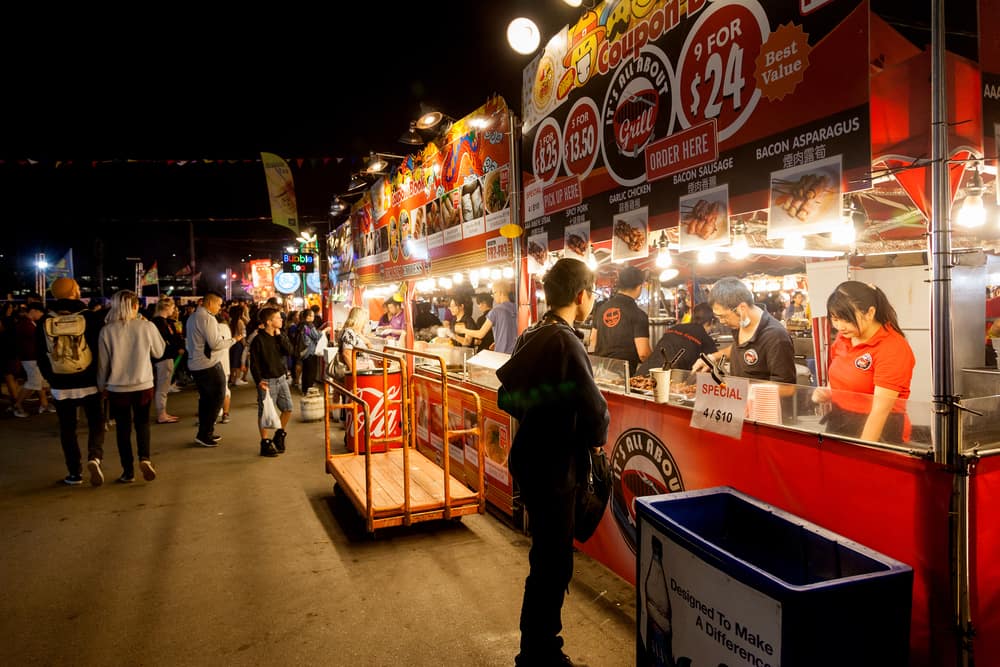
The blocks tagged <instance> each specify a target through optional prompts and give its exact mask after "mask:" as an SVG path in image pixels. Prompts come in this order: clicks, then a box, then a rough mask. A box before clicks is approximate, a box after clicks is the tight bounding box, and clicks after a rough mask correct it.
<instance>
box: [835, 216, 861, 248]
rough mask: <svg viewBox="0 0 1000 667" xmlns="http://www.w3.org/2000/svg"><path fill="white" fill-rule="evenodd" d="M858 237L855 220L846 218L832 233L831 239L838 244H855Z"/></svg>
mask: <svg viewBox="0 0 1000 667" xmlns="http://www.w3.org/2000/svg"><path fill="white" fill-rule="evenodd" d="M856 239H857V234H856V233H855V231H854V221H853V220H852V219H851V218H845V219H844V221H843V224H841V225H840V226H839V227H837V228H836V229H834V230H833V231H832V232H831V233H830V241H832V242H833V243H834V244H836V245H847V246H849V245H854V241H855V240H856Z"/></svg>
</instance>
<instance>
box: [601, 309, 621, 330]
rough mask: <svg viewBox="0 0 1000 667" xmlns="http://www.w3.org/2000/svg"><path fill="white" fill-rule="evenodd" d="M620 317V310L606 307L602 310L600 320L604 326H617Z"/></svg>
mask: <svg viewBox="0 0 1000 667" xmlns="http://www.w3.org/2000/svg"><path fill="white" fill-rule="evenodd" d="M621 319H622V311H621V310H620V309H618V308H608V309H607V310H605V311H604V316H603V317H602V318H601V321H603V322H604V326H606V327H609V328H614V327H616V326H618V323H619V322H620V321H621Z"/></svg>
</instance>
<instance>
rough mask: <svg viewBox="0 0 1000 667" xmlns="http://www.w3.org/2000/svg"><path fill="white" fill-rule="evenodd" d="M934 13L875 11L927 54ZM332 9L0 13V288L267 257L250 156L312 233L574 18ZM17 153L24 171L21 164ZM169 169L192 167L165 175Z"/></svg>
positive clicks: (508, 82)
mask: <svg viewBox="0 0 1000 667" xmlns="http://www.w3.org/2000/svg"><path fill="white" fill-rule="evenodd" d="M929 4H930V3H929V2H922V1H921V2H915V3H911V2H899V1H896V0H893V1H892V2H886V1H884V0H882V1H879V0H876V1H874V2H873V3H872V6H873V9H874V10H875V11H877V12H879V13H880V14H881V15H883V16H884V17H886V18H887V19H889V20H890V21H891V22H893V23H894V24H895V25H897V27H898V28H900V29H901V30H902V31H903V32H904V34H906V36H907V37H909V38H910V39H911V40H912V41H914V42H915V43H917V44H918V45H921V46H923V45H925V44H926V43H928V42H929V19H928V12H929ZM913 5H918V6H919V8H918V9H914V7H913ZM925 5H926V7H925ZM336 7H337V9H338V10H342V11H343V12H344V13H343V14H329V13H324V14H318V13H316V11H317V10H316V9H315V8H314V7H311V8H310V9H304V8H299V7H297V6H294V5H289V4H280V5H279V4H276V5H274V8H273V9H272V10H269V11H268V13H266V15H265V14H259V15H253V16H246V15H242V14H241V15H240V16H234V15H218V14H217V15H215V16H212V15H210V14H209V13H208V12H207V11H206V10H205V9H204V7H202V6H199V7H198V8H197V10H196V11H192V12H184V11H182V10H181V9H180V8H179V7H173V6H171V8H170V9H169V12H170V14H169V15H154V14H148V15H146V16H141V17H139V16H126V17H123V16H120V15H96V14H95V13H94V12H95V11H96V10H94V9H93V8H92V7H88V8H86V9H75V10H69V11H70V12H73V11H76V12H80V13H79V14H78V15H72V14H69V13H64V14H61V15H59V16H52V10H51V9H46V10H45V12H46V14H45V15H34V16H29V15H23V16H12V17H10V20H9V21H5V23H7V25H8V30H7V31H5V32H7V33H8V34H7V35H5V44H3V46H2V47H0V48H3V49H4V60H5V65H6V66H5V68H4V69H5V72H4V79H5V81H4V93H5V95H4V103H3V106H4V120H3V122H2V123H0V160H4V161H5V162H6V164H4V165H0V197H2V201H3V203H4V205H3V206H2V208H0V216H2V225H3V227H2V228H3V230H4V231H5V233H4V235H3V237H2V238H0V255H2V258H0V290H3V291H4V292H6V291H9V290H10V289H11V287H12V284H13V283H14V282H15V281H16V278H15V276H14V274H15V272H17V271H20V272H22V273H23V274H26V275H29V278H28V280H29V283H30V281H31V279H32V278H31V277H30V276H33V274H31V273H30V272H31V268H30V267H31V262H32V261H33V258H34V256H35V253H37V252H45V253H46V255H47V256H48V257H49V258H58V257H59V256H61V255H62V254H63V253H64V252H65V251H66V250H67V249H68V248H69V247H73V248H74V255H75V260H76V265H77V273H78V274H79V273H81V272H87V271H90V272H92V271H94V265H95V262H96V257H97V256H98V255H102V256H103V258H104V266H105V272H112V273H113V272H116V271H117V272H123V273H127V272H128V271H129V270H130V269H129V268H128V267H129V266H130V265H129V264H128V263H127V262H125V261H124V258H125V257H130V256H139V257H142V258H143V261H144V262H145V264H146V265H147V266H148V265H150V264H152V262H153V261H154V260H156V261H158V263H159V267H160V271H161V273H171V272H173V271H174V270H176V269H177V268H179V267H180V266H181V265H183V264H184V263H186V262H187V261H188V258H189V254H190V253H189V251H188V247H189V232H190V231H191V230H193V232H194V237H195V245H196V255H197V258H198V261H199V268H201V269H204V271H205V272H206V273H208V272H211V273H213V274H214V273H218V271H220V270H221V269H222V268H224V267H225V266H226V265H229V264H232V263H234V262H237V261H239V260H240V259H242V258H244V257H246V256H247V255H248V254H252V255H254V256H256V257H260V256H264V255H268V254H270V255H272V256H274V255H275V254H276V253H277V252H278V251H279V250H280V248H281V247H282V246H283V245H284V241H285V240H286V239H287V237H288V235H287V232H286V230H284V229H283V228H280V227H278V226H275V225H272V224H269V223H268V222H261V221H259V220H258V218H262V217H264V218H266V217H268V216H269V215H270V209H269V205H268V198H267V191H266V184H265V180H264V174H263V169H262V167H261V165H260V163H259V162H256V161H255V160H256V159H257V158H259V154H260V152H261V151H268V152H273V153H277V154H278V155H281V156H282V157H284V158H285V159H286V160H288V161H289V162H290V163H291V164H292V168H293V174H294V178H295V186H296V193H297V197H298V206H299V215H300V218H301V219H302V220H303V221H305V222H307V223H319V225H318V229H320V230H323V229H324V228H325V224H326V222H327V221H328V220H329V216H328V214H327V210H328V208H329V204H330V201H331V199H332V197H333V196H334V195H335V194H337V193H342V192H344V191H345V190H346V183H347V180H348V178H349V174H350V171H351V170H357V169H359V168H361V160H362V159H363V158H364V156H366V155H367V153H368V152H369V151H370V150H375V151H382V152H388V153H396V154H400V155H405V154H407V153H409V152H412V149H411V147H409V146H406V145H404V144H401V143H398V142H397V137H398V136H399V135H400V134H401V133H403V132H404V131H405V130H406V129H407V127H408V124H409V121H410V120H414V119H416V118H417V116H418V115H419V114H420V113H421V104H425V105H428V106H430V107H436V108H439V109H441V110H442V111H444V112H445V113H447V114H449V115H451V116H453V117H461V116H463V115H466V114H468V113H470V112H471V111H473V110H474V109H475V108H477V107H478V106H480V105H481V104H482V103H483V102H485V101H486V99H487V98H488V97H489V96H490V95H492V94H495V93H496V94H500V95H502V96H504V97H505V98H506V99H507V101H508V103H509V104H510V106H511V107H512V108H514V109H518V108H519V107H520V99H519V95H520V77H521V71H522V69H523V68H524V66H525V64H526V63H527V62H528V61H529V60H530V56H520V55H518V54H515V53H514V52H513V51H511V50H510V49H509V47H508V46H507V44H506V38H505V35H504V31H505V29H506V25H507V23H508V22H509V21H510V19H512V18H513V17H514V16H517V15H521V14H524V15H529V16H532V18H534V19H535V20H536V22H538V23H539V26H540V27H541V30H542V41H543V43H544V41H545V40H546V39H548V37H549V36H551V35H552V34H553V33H554V32H555V31H557V30H558V29H559V28H560V27H561V26H563V25H565V24H567V23H569V22H571V21H572V20H575V18H576V17H577V16H578V13H579V11H580V10H578V9H573V8H570V7H568V6H566V5H565V4H564V3H563V2H562V1H561V0H533V1H532V0H518V1H514V2H504V1H502V0H501V1H497V2H484V1H481V0H465V1H464V2H456V1H453V0H444V1H440V2H430V3H424V4H423V5H420V9H419V10H417V9H415V8H416V7H418V5H412V4H410V3H406V4H403V3H372V2H364V3H338V4H337V5H336ZM947 7H948V12H949V14H948V28H949V32H950V33H951V35H950V37H949V48H951V49H952V50H954V51H957V52H959V53H960V54H962V55H965V56H966V57H970V58H975V55H976V41H975V36H974V35H975V5H974V2H972V0H958V1H955V0H949V2H948V3H947ZM404 8H405V12H403V11H402V10H403V9H404ZM239 10H240V11H245V9H244V7H240V8H239ZM18 11H28V12H30V11H32V10H30V9H28V10H18ZM143 11H149V10H148V9H146V10H143ZM160 11H163V12H167V11H168V10H167V9H165V8H164V9H162V10H160ZM418 12H419V13H418ZM365 14H368V15H367V16H364V15H365ZM123 21H124V24H122V22H123ZM119 25H123V27H122V28H121V29H119V28H118V26H119ZM324 158H325V160H324ZM25 159H31V160H36V161H38V162H39V164H38V165H36V166H20V165H17V164H16V162H17V161H19V160H25ZM296 159H302V160H304V162H303V164H302V166H301V167H300V166H298V164H296V163H295V162H294V160H296ZM126 160H136V161H137V162H126ZM183 160H188V161H198V162H197V163H189V164H187V165H186V166H177V165H176V164H174V165H168V164H167V161H183ZM206 160H207V161H211V162H212V163H211V164H206V163H205V162H204V161H206ZM219 160H224V161H225V163H224V164H217V163H216V162H217V161H219ZM55 161H60V162H62V164H61V166H60V167H59V168H58V169H57V168H55V167H54V164H55ZM70 161H71V162H72V164H71V165H69V166H67V164H66V163H67V162H70ZM95 161H96V162H102V161H114V163H113V164H98V165H97V166H93V165H92V163H93V162H95ZM244 161H251V162H244Z"/></svg>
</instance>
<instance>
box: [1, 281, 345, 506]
mask: <svg viewBox="0 0 1000 667" xmlns="http://www.w3.org/2000/svg"><path fill="white" fill-rule="evenodd" d="M50 289H51V294H52V299H50V300H49V301H48V303H46V304H44V305H43V303H42V300H41V296H40V295H37V294H36V295H32V296H31V297H29V300H28V302H27V303H25V304H23V305H17V304H15V303H13V302H12V301H10V300H8V302H7V303H5V304H4V305H3V308H2V311H0V367H2V371H3V375H4V381H3V390H5V391H6V393H7V395H8V407H7V408H6V409H7V410H8V411H9V413H10V414H12V415H14V416H16V417H19V418H29V417H30V416H31V414H32V413H35V412H34V411H35V410H37V412H36V413H35V414H44V413H47V412H54V413H56V415H57V418H58V420H59V434H60V443H61V446H62V450H63V455H64V460H65V464H66V469H67V475H66V477H65V478H64V479H63V482H64V483H66V484H68V485H78V484H81V483H83V473H84V467H86V470H87V472H88V473H89V477H90V483H91V484H92V485H94V486H100V485H101V484H103V483H104V466H105V461H104V437H105V433H106V432H108V431H111V430H112V429H113V430H114V433H115V439H116V444H117V449H118V455H119V461H120V463H121V468H122V471H121V475H120V476H119V477H118V480H117V481H118V482H120V483H129V482H133V481H134V480H135V476H136V473H137V472H138V473H139V474H141V476H142V477H143V479H145V480H147V481H152V480H154V479H156V469H155V468H154V466H153V463H152V461H151V458H150V423H151V422H152V420H153V419H155V421H156V423H157V424H174V423H177V422H179V421H181V418H180V417H178V416H176V415H173V414H171V413H170V412H169V411H168V401H169V396H170V394H172V393H175V392H178V391H181V389H182V388H183V387H186V386H195V387H196V388H197V391H198V416H197V422H196V424H195V426H196V428H197V430H196V433H195V437H194V442H195V444H198V445H200V446H203V447H215V446H217V445H218V443H219V441H220V440H221V437H220V436H218V435H216V433H215V425H216V424H226V423H228V422H229V421H230V416H229V405H230V399H231V390H232V388H234V387H239V386H244V385H248V384H249V383H250V381H251V379H250V378H252V381H253V382H254V384H255V385H256V387H257V391H258V404H259V409H262V406H263V404H264V401H265V400H271V401H273V402H274V404H275V406H276V408H277V410H278V411H279V414H280V428H276V429H267V430H265V429H261V450H260V453H261V455H262V456H268V457H274V456H277V455H278V454H280V453H282V452H284V450H285V436H286V432H285V426H286V425H287V423H288V419H289V417H290V415H291V411H292V399H291V392H290V390H289V387H290V386H295V387H297V388H298V390H299V391H300V392H301V393H302V394H303V395H305V394H307V393H308V392H309V391H310V389H311V388H313V386H314V385H315V384H316V383H317V382H320V381H321V373H322V372H323V368H322V364H321V363H320V360H321V352H322V351H321V350H320V349H319V346H320V340H321V339H322V338H323V337H324V336H325V335H326V334H327V330H328V329H329V323H325V322H323V321H322V317H321V315H320V312H319V311H320V309H319V307H318V306H314V307H311V308H307V309H304V310H302V311H294V310H291V311H290V310H286V309H285V308H282V307H280V306H279V305H278V303H277V299H272V300H270V301H268V302H266V303H261V304H252V303H246V302H240V301H236V302H231V303H224V300H223V298H222V297H221V296H220V295H218V294H215V293H211V292H210V293H208V294H206V295H205V296H203V297H202V298H201V299H199V301H198V303H187V304H183V305H180V304H178V303H177V302H176V301H175V300H174V299H172V298H171V297H169V296H163V297H160V298H159V299H157V300H156V301H155V303H152V304H150V305H149V306H148V307H146V308H143V307H142V304H141V300H140V298H139V297H138V295H136V294H135V293H134V292H132V291H129V290H122V291H119V292H117V293H115V294H114V295H113V296H112V297H111V299H110V300H103V299H91V300H90V302H89V303H86V302H84V301H83V300H82V299H81V295H80V287H79V285H78V284H77V283H76V281H74V280H73V279H71V278H59V279H57V280H55V281H54V282H53V284H52V286H51V288H50ZM35 404H37V408H34V405H35ZM29 406H31V407H29ZM81 413H82V414H83V416H84V418H85V419H86V421H87V427H88V428H87V453H86V459H84V458H83V454H82V453H81V450H80V446H79V442H78V440H77V434H76V430H77V420H78V415H79V414H81ZM270 430H273V433H272V434H271V435H268V431H270ZM133 438H134V447H135V453H134V454H133ZM84 463H85V464H86V466H84Z"/></svg>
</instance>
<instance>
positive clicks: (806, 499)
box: [579, 394, 1000, 667]
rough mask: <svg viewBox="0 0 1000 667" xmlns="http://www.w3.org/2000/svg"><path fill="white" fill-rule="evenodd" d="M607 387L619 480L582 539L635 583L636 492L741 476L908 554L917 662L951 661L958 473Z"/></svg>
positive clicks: (799, 511)
mask: <svg viewBox="0 0 1000 667" xmlns="http://www.w3.org/2000/svg"><path fill="white" fill-rule="evenodd" d="M605 397H606V398H607V400H608V408H609V410H610V412H611V427H610V429H609V431H608V442H607V444H606V445H605V451H606V453H607V454H608V460H609V463H610V465H611V470H612V475H613V478H614V482H613V490H612V495H611V501H610V503H609V508H608V511H607V512H606V514H605V516H604V518H603V519H602V521H601V524H600V525H599V526H598V528H597V532H596V533H595V534H594V536H593V537H591V538H590V539H589V540H588V541H587V542H585V543H583V544H581V545H579V547H580V549H581V550H582V551H584V552H585V553H587V554H588V555H590V556H592V557H594V558H596V559H598V560H599V561H601V562H602V563H604V564H605V565H607V566H608V567H610V568H611V569H612V570H613V571H615V572H616V573H618V574H619V575H620V576H621V577H623V578H624V579H626V580H628V581H629V582H631V583H632V584H635V582H636V573H635V568H636V555H635V545H636V519H635V498H637V497H639V496H645V495H656V494H664V493H674V492H678V491H690V490H695V489H705V488H710V487H715V486H731V487H733V488H735V489H737V490H739V491H742V492H743V493H746V494H748V495H750V496H752V497H754V498H757V499H759V500H762V501H764V502H766V503H770V504H772V505H774V506H775V507H777V508H780V509H782V510H785V511H787V512H791V513H792V514H795V515H797V516H800V517H802V518H804V519H807V520H809V521H812V522H814V523H816V524H818V525H820V526H822V527H823V528H826V529H828V530H832V531H834V532H836V533H839V534H841V535H844V536H845V537H847V538H849V539H851V540H854V541H856V542H858V543H860V544H863V545H864V546H866V547H869V548H871V549H875V550H876V551H879V552H881V553H884V554H886V555H887V556H890V557H892V558H895V559H897V560H899V561H902V562H903V563H906V564H907V565H910V566H911V567H912V568H913V571H914V586H913V608H912V613H911V629H910V641H911V656H910V658H911V659H910V665H913V666H917V665H919V666H921V667H932V666H933V667H939V666H941V665H949V664H952V663H953V660H954V655H955V640H954V633H953V625H952V622H951V605H950V600H949V597H948V591H949V586H950V584H949V565H948V563H949V560H948V558H949V553H948V539H947V535H948V507H949V505H948V503H949V498H950V494H951V479H952V477H951V475H950V474H948V473H947V472H946V471H944V470H943V469H942V468H940V467H938V466H936V465H935V464H933V463H932V462H930V461H927V460H924V459H917V458H913V457H908V456H902V455H898V454H892V453H888V452H881V451H877V450H872V449H866V448H863V447H859V446H855V445H850V444H846V443H840V442H837V441H836V440H831V439H828V438H820V437H818V436H816V435H815V434H808V433H799V432H795V431H788V430H782V429H777V428H771V427H768V426H759V425H755V424H746V425H744V429H743V438H742V439H741V440H733V439H731V438H726V437H722V436H713V435H712V434H710V433H706V432H704V431H696V430H692V429H690V428H689V426H688V424H689V422H690V420H691V412H690V411H689V410H687V409H684V408H678V407H672V406H665V405H656V404H654V403H652V402H649V401H638V400H636V399H634V398H629V397H624V396H620V395H617V394H605ZM997 477H998V481H1000V475H998V476H997ZM994 534H995V533H994ZM994 546H995V545H994ZM985 553H986V552H984V555H985ZM996 602H997V600H996V598H995V597H994V598H993V600H992V602H991V604H996ZM991 641H993V640H991Z"/></svg>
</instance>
